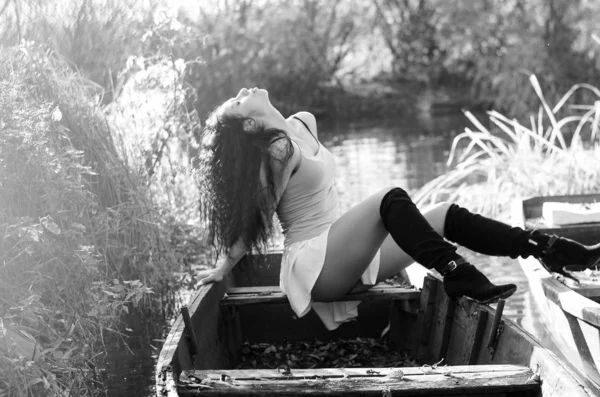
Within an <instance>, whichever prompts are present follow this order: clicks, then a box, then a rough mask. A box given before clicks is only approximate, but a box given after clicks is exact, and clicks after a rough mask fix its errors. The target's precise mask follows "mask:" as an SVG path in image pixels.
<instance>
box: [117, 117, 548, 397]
mask: <svg viewBox="0 0 600 397" xmlns="http://www.w3.org/2000/svg"><path fill="white" fill-rule="evenodd" d="M465 125H466V119H465V117H464V116H463V115H462V114H458V115H452V116H443V117H435V118H431V117H420V116H419V115H418V114H417V115H416V116H414V117H405V118H403V119H402V120H392V121H390V120H387V121H383V122H381V123H378V124H376V125H374V123H369V124H363V125H360V124H353V125H337V126H329V127H323V126H321V130H320V131H319V139H320V140H321V141H322V142H323V144H324V145H325V146H326V147H327V148H328V149H329V150H330V151H331V153H332V154H333V155H334V156H335V158H336V164H337V187H338V190H339V194H340V201H341V203H340V204H341V207H342V210H344V211H345V210H347V209H349V208H350V207H351V206H352V205H354V204H356V203H358V202H360V201H361V200H363V199H365V198H366V197H367V196H369V195H370V194H372V193H374V192H377V191H378V190H381V189H383V188H385V187H387V186H401V187H403V188H404V189H406V190H407V191H409V192H411V193H414V192H415V191H416V190H417V189H418V188H420V187H421V186H423V185H424V184H425V183H427V182H429V181H430V180H431V179H433V178H435V177H437V176H439V175H441V174H442V173H444V172H445V171H446V165H445V163H446V160H447V158H448V151H449V148H450V145H451V142H452V139H453V138H454V136H456V135H457V134H458V133H459V132H461V131H462V130H463V129H464V126H465ZM462 253H464V254H465V255H467V256H468V257H469V258H471V261H472V262H473V263H475V264H477V265H478V267H479V268H480V269H481V270H482V271H483V272H484V273H485V274H487V275H488V276H489V277H490V278H491V279H492V280H493V281H495V282H498V283H515V284H517V286H518V288H519V289H518V291H517V293H516V294H515V295H514V296H513V297H511V298H510V299H509V300H508V301H507V303H506V306H505V314H506V315H508V317H509V318H511V319H512V320H514V321H516V322H517V323H519V324H521V325H523V326H524V327H525V329H527V330H528V331H529V332H531V333H533V334H536V328H537V324H536V323H535V316H534V315H533V313H532V309H531V307H532V306H531V299H530V297H529V294H528V293H527V291H528V287H527V279H526V277H525V275H524V274H523V272H522V271H521V269H520V267H519V265H518V263H517V261H516V260H513V259H510V258H508V259H507V258H489V257H483V256H478V255H476V254H474V253H471V252H465V251H462ZM473 255H474V257H473ZM146 321H148V323H146V324H144V322H143V321H142V323H141V324H143V326H141V327H136V335H135V336H133V337H131V339H130V342H134V343H133V344H131V343H130V347H131V350H132V351H131V352H130V351H128V350H127V349H126V348H123V347H121V348H120V349H116V351H115V352H114V354H113V353H111V355H110V356H109V358H108V360H109V362H110V363H109V364H111V366H110V367H109V372H110V374H109V376H108V377H107V378H108V380H109V383H110V384H111V389H110V394H109V395H110V396H140V397H146V396H150V395H153V390H152V387H153V383H154V377H153V376H154V375H153V370H154V364H155V359H154V358H153V357H152V355H155V354H157V353H158V351H157V350H156V348H157V347H158V348H160V342H156V341H154V340H153V339H155V338H160V337H161V335H160V330H161V329H163V327H164V326H165V324H164V321H163V322H162V324H160V326H158V327H157V322H160V321H159V320H157V319H146ZM157 345H158V346H157Z"/></svg>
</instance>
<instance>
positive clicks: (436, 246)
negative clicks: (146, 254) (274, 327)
mask: <svg viewBox="0 0 600 397" xmlns="http://www.w3.org/2000/svg"><path fill="white" fill-rule="evenodd" d="M436 210H437V211H436ZM446 211H447V206H445V205H442V206H439V207H437V208H436V209H434V210H432V211H431V212H429V213H427V214H425V216H424V215H423V214H422V213H421V212H420V211H419V210H418V209H417V208H416V206H415V205H414V203H413V202H412V200H411V199H410V197H409V196H408V195H407V194H406V192H405V191H404V190H403V189H400V188H393V189H384V190H383V191H381V192H379V193H377V194H375V195H373V196H371V197H369V198H368V199H367V200H365V201H364V202H362V203H361V204H359V205H357V206H356V207H354V208H352V209H351V210H350V211H348V212H347V213H346V214H344V215H343V216H342V217H341V218H340V219H339V220H338V221H336V222H335V223H334V224H333V225H332V227H331V229H330V232H329V236H328V240H327V242H328V246H327V252H326V257H325V264H324V266H323V269H322V271H321V273H320V274H319V277H318V278H317V281H316V283H315V286H314V287H313V290H312V297H313V299H315V300H318V301H330V300H335V299H338V298H340V297H342V296H343V295H344V294H345V293H347V292H348V291H349V290H350V289H351V288H352V287H353V286H354V285H355V284H356V283H357V281H358V280H359V279H360V277H361V275H362V273H363V272H364V270H365V269H366V268H367V266H368V264H369V263H370V261H371V260H372V258H373V257H374V256H375V254H376V252H377V250H378V249H379V248H380V247H381V246H382V244H384V241H385V239H386V238H387V235H388V232H389V233H390V235H391V236H392V238H393V239H394V242H395V243H396V245H397V246H398V247H400V248H398V251H395V253H397V254H398V258H397V260H396V261H393V258H392V256H393V255H394V250H393V249H392V248H391V245H390V244H391V242H388V243H387V244H386V247H385V251H386V254H385V256H384V260H383V261H382V264H383V267H382V269H381V270H380V279H382V278H385V277H386V276H388V275H392V274H394V273H396V272H398V271H400V270H401V269H402V268H404V267H405V266H406V265H408V264H409V263H410V262H411V261H412V260H411V259H409V256H410V257H411V258H412V259H414V260H416V261H418V262H419V263H421V264H422V265H424V266H425V267H427V268H429V269H431V268H435V269H436V270H438V271H440V272H441V273H442V275H444V288H445V290H446V292H447V293H448V294H449V295H450V296H452V297H457V296H462V295H467V296H469V297H471V298H474V299H476V300H479V301H481V302H490V301H494V300H497V299H498V298H504V297H508V296H510V295H512V293H514V291H515V290H516V286H514V285H513V284H509V285H502V286H496V285H494V284H492V283H491V282H490V281H489V280H488V279H487V277H485V276H484V275H483V274H482V273H481V272H479V271H478V270H477V269H476V268H475V267H474V266H473V265H471V264H469V263H468V262H466V261H465V260H464V259H463V258H462V257H460V256H459V255H458V254H456V247H454V246H453V245H451V244H450V243H448V242H447V241H445V240H444V239H443V238H442V236H441V235H442V233H440V232H443V230H444V226H445V215H444V212H446ZM426 216H428V217H429V218H430V219H427V217H426ZM430 220H431V223H433V227H432V225H431V223H430ZM436 229H437V230H436ZM402 251H403V252H402ZM388 254H389V256H388Z"/></svg>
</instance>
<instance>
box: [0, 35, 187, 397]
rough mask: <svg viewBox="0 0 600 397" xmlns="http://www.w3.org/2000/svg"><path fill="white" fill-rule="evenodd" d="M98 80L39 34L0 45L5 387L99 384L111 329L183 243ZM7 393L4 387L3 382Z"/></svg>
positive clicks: (0, 324) (166, 275)
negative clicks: (126, 145)
mask: <svg viewBox="0 0 600 397" xmlns="http://www.w3.org/2000/svg"><path fill="white" fill-rule="evenodd" d="M98 94H99V92H98V90H97V86H96V85H94V84H89V83H88V82H87V81H85V80H84V79H82V78H81V77H80V76H79V75H78V74H76V73H74V72H72V71H71V69H70V67H69V65H68V63H67V62H65V61H64V60H62V59H60V58H59V57H57V56H56V55H54V54H51V53H47V52H44V51H42V50H41V49H40V48H37V47H35V46H33V45H27V46H23V47H20V48H10V49H1V50H0V109H1V111H0V128H1V129H2V134H1V135H0V225H1V227H2V239H1V240H0V253H1V254H0V255H1V256H0V260H1V261H2V264H3V266H2V267H0V291H2V294H1V296H0V369H1V370H2V371H3V373H4V374H7V376H3V377H2V382H0V391H1V390H4V391H5V392H7V393H8V394H9V395H36V396H38V395H40V396H41V395H56V394H60V393H62V392H63V391H64V392H67V393H70V394H71V395H93V394H95V393H96V392H97V390H96V389H97V388H100V389H101V384H100V382H99V379H98V373H97V371H96V369H97V368H99V364H100V363H99V362H98V357H99V355H100V354H101V353H102V352H103V351H104V347H103V346H102V342H103V340H104V338H105V337H106V333H107V332H108V333H117V334H119V332H120V331H119V330H120V329H121V320H122V315H123V314H127V313H128V312H129V310H130V309H131V308H133V307H136V306H137V304H138V303H143V302H145V303H150V302H152V303H153V304H148V305H146V307H153V306H154V304H155V303H156V301H155V300H154V299H153V298H152V292H153V291H152V290H151V289H150V288H149V287H147V286H148V285H152V286H153V287H155V288H157V289H160V288H162V287H164V286H165V285H169V283H172V276H171V274H172V270H173V269H175V268H177V266H179V265H180V264H181V263H182V258H183V255H182V254H180V253H178V252H177V250H176V248H174V247H173V245H172V243H171V238H172V236H173V234H174V231H176V227H175V226H176V225H175V226H172V225H169V224H167V223H166V220H165V218H164V217H162V216H161V213H160V211H159V208H158V207H157V206H156V205H155V204H154V203H153V201H152V200H151V196H150V194H149V191H148V189H147V188H146V187H145V186H144V184H143V180H142V179H140V177H139V175H137V174H136V173H135V172H132V171H131V170H130V169H129V168H128V166H127V164H126V163H125V162H124V160H123V154H122V153H119V151H118V149H117V146H116V145H115V143H114V141H113V134H112V131H111V128H110V127H109V125H108V123H107V122H106V120H105V119H104V116H103V115H102V113H101V111H100V108H99V95H98ZM0 394H1V392H0Z"/></svg>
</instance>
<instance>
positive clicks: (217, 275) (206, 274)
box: [196, 267, 225, 286]
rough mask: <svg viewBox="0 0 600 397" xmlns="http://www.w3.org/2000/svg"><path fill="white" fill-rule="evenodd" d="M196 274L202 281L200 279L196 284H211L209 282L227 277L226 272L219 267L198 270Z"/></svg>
mask: <svg viewBox="0 0 600 397" xmlns="http://www.w3.org/2000/svg"><path fill="white" fill-rule="evenodd" d="M196 276H197V277H198V278H199V279H200V281H198V283H197V284H196V286H201V285H204V284H209V283H217V282H219V281H221V280H223V277H225V274H224V273H223V271H222V270H221V269H220V268H219V267H216V268H213V269H208V270H203V271H201V272H198V273H196Z"/></svg>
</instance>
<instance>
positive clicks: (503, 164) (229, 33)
mask: <svg viewBox="0 0 600 397" xmlns="http://www.w3.org/2000/svg"><path fill="white" fill-rule="evenodd" d="M234 3H235V4H234ZM401 3H402V4H400V3H399V2H387V1H372V2H369V1H364V2H356V1H351V0H339V1H336V2H334V6H333V7H332V6H331V3H330V2H329V1H325V0H322V1H317V0H311V1H306V2H296V3H293V4H292V5H290V4H289V2H283V1H281V2H278V1H272V2H256V3H255V2H252V1H244V2H227V1H216V2H214V4H215V6H214V7H212V8H210V9H202V8H199V9H198V10H195V12H188V13H185V12H184V10H179V11H178V12H174V10H177V8H176V7H169V5H168V3H167V2H166V1H162V0H152V1H142V0H127V1H116V0H69V1H66V2H63V1H55V0H51V1H46V0H30V1H24V0H11V1H6V2H2V1H0V22H1V23H0V32H1V33H2V35H0V37H2V39H1V40H0V230H2V239H1V240H0V373H1V374H2V376H0V397H4V396H13V395H14V396H50V395H52V396H54V395H61V396H63V395H64V396H68V395H77V396H98V395H105V394H106V393H105V391H106V386H107V385H106V384H105V382H106V376H105V374H103V371H104V368H103V367H104V363H105V359H106V352H107V350H108V347H107V345H108V344H111V345H114V344H117V345H118V346H122V347H123V348H124V349H127V339H128V335H131V334H133V333H134V332H135V331H136V330H135V329H131V328H134V326H133V325H131V324H130V323H129V319H130V318H138V319H139V318H140V317H142V318H154V319H157V320H156V321H163V322H166V321H167V319H168V318H169V317H171V316H172V315H173V313H174V311H175V310H176V308H177V306H178V304H179V301H178V299H179V298H178V297H177V291H178V289H180V288H182V287H184V286H185V287H186V288H188V289H193V286H194V284H195V280H194V278H193V271H191V270H190V269H191V268H192V267H193V266H197V265H199V264H204V265H206V264H210V263H212V260H211V258H212V256H211V255H212V251H211V250H210V247H208V244H207V241H206V236H205V235H204V233H203V231H204V227H203V224H202V222H201V220H200V217H199V214H198V208H197V207H198V205H197V191H196V186H197V185H196V183H195V181H194V158H195V156H196V155H197V149H198V142H199V140H200V139H201V128H202V120H203V118H204V116H205V114H206V112H208V111H209V110H210V109H212V108H213V107H214V106H215V105H216V104H218V103H219V102H220V101H222V100H223V99H226V98H227V97H228V96H229V95H230V94H231V93H232V92H234V91H235V89H236V88H237V89H239V87H240V86H254V85H257V86H264V87H267V88H268V89H269V91H270V92H271V95H272V97H273V98H276V99H278V100H280V101H281V102H280V103H276V106H278V107H279V108H281V109H282V110H283V111H284V112H287V113H291V112H292V111H296V110H298V109H304V110H310V111H312V112H313V113H315V114H316V116H317V118H318V119H319V121H323V122H325V123H335V122H336V120H344V121H353V120H365V119H369V118H371V119H378V120H381V119H393V118H394V117H395V116H397V115H398V114H399V113H402V112H405V114H410V113H413V112H416V111H423V112H426V113H430V114H435V113H445V112H457V111H459V110H462V109H468V111H466V112H465V115H466V117H468V118H469V119H470V120H471V122H472V123H473V125H474V127H473V128H472V130H466V131H465V132H464V133H463V134H461V135H459V136H458V137H457V140H456V141H455V143H456V145H455V146H453V147H452V150H451V158H450V159H449V162H451V163H452V164H454V166H453V168H452V170H451V171H450V172H448V173H447V174H446V175H444V176H442V177H440V178H438V179H436V180H434V181H432V182H431V183H430V184H428V185H427V186H425V187H424V188H423V189H422V190H421V191H420V192H419V193H418V199H419V202H420V203H422V204H425V203H428V202H431V201H436V200H447V199H452V200H457V201H459V202H461V203H462V204H463V205H467V206H469V207H472V208H473V209H476V210H478V211H479V212H483V213H485V214H488V215H494V216H496V215H502V213H503V211H504V210H505V208H504V206H505V204H506V203H507V202H509V201H510V199H511V198H513V197H515V196H517V195H523V196H525V195H543V194H570V193H585V192H591V191H598V190H600V186H599V185H600V178H599V176H600V175H598V173H600V163H599V161H600V153H598V151H599V150H600V149H599V147H600V146H599V145H598V140H599V139H600V137H599V129H600V125H599V123H600V91H599V90H598V89H597V88H594V87H598V86H600V57H599V56H598V52H599V51H600V45H598V44H597V43H596V42H595V41H598V43H600V39H598V38H597V36H592V35H591V34H590V32H591V31H592V29H594V28H595V25H593V24H591V22H590V21H592V22H593V21H594V18H593V15H598V12H600V6H598V5H596V4H595V3H593V2H587V1H584V0H581V1H577V2H573V3H571V2H570V0H564V1H563V0H561V1H559V0H553V1H550V2H545V1H541V0H539V1H537V0H536V1H532V2H528V4H527V5H523V6H522V7H514V8H511V7H509V6H506V7H505V8H502V7H500V8H494V7H489V6H486V5H485V4H484V3H486V2H482V3H481V4H480V3H478V5H476V6H473V5H472V4H467V5H464V4H462V2H460V1H454V0H453V1H448V0H443V1H442V0H439V1H438V0H428V1H420V2H401ZM413 3H414V4H413ZM574 3H577V4H574ZM57 5H60V6H57ZM405 5H409V7H408V8H407V9H402V7H404V6H405ZM578 6H581V7H583V8H584V9H585V10H586V12H579V11H577V7H578ZM290 7H291V8H290ZM419 7H421V8H419ZM472 8H473V9H472ZM188 11H189V10H188ZM265 15H269V16H270V17H269V18H266V17H265ZM536 16H541V17H536ZM540 18H541V19H540ZM394 21H397V22H398V23H397V24H395V23H393V22H394ZM400 22H402V24H400ZM400 25H402V26H403V28H402V29H400V28H399V26H400ZM466 27H469V28H470V29H466ZM515 32H517V33H516V34H515ZM492 33H493V34H492ZM590 38H591V39H590ZM535 76H537V77H535ZM584 83H585V84H584ZM576 84H579V85H576ZM571 87H572V88H571ZM423 93H425V94H423ZM423 97H426V99H427V100H426V101H424V102H423V103H421V100H422V98H423ZM490 109H495V110H490ZM538 109H539V111H538ZM475 110H479V111H481V110H488V113H487V115H488V120H485V121H484V120H481V119H476V118H475V117H474V116H473V113H471V112H474V111H475ZM498 192H502V194H497V193H498ZM473 197H474V198H475V199H472V198H473Z"/></svg>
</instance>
